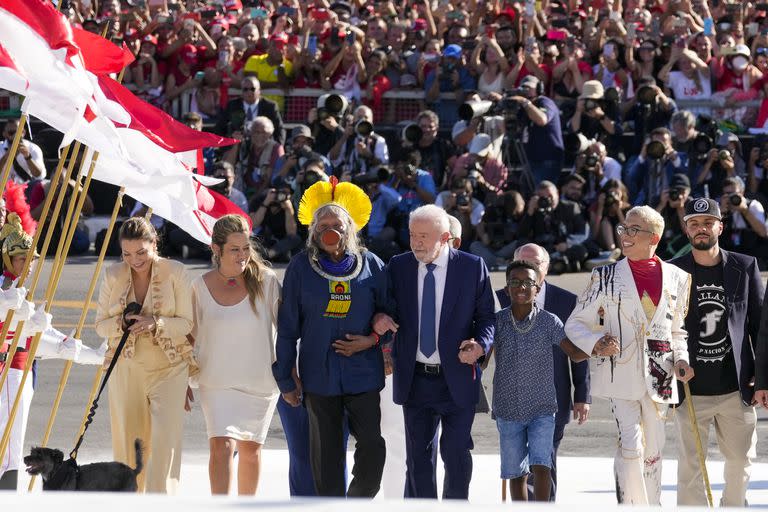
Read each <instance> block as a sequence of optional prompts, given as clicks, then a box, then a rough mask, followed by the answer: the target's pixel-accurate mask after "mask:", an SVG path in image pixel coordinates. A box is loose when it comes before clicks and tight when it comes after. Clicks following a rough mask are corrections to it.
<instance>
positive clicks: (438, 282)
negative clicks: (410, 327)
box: [416, 244, 449, 364]
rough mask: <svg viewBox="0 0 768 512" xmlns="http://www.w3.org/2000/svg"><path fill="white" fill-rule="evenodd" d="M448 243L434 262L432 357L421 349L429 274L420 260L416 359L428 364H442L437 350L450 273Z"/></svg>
mask: <svg viewBox="0 0 768 512" xmlns="http://www.w3.org/2000/svg"><path fill="white" fill-rule="evenodd" d="M448 252H449V248H448V244H445V245H444V246H443V248H442V249H441V250H440V253H439V254H438V255H437V258H436V259H435V261H433V262H432V263H434V264H435V265H436V266H435V269H434V270H433V271H432V274H433V275H434V276H435V353H434V354H432V355H431V356H430V357H427V356H425V355H424V353H423V352H422V351H421V297H422V294H423V291H424V277H425V276H426V275H427V266H426V265H425V264H424V263H422V262H419V283H418V294H419V295H418V298H419V350H418V351H417V352H416V361H418V362H420V363H426V364H440V351H439V350H437V347H438V346H439V340H440V310H441V309H442V307H443V292H445V278H446V275H447V274H448Z"/></svg>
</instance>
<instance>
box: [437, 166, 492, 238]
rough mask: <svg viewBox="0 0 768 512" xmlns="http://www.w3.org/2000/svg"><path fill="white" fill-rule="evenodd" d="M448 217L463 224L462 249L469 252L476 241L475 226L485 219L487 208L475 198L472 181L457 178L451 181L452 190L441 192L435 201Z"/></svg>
mask: <svg viewBox="0 0 768 512" xmlns="http://www.w3.org/2000/svg"><path fill="white" fill-rule="evenodd" d="M435 205H436V206H439V207H440V208H442V209H443V210H445V211H446V212H448V215H453V216H454V217H456V219H458V221H459V222H460V223H461V232H462V241H461V245H462V246H461V247H460V249H461V250H462V251H468V250H469V246H470V245H471V244H472V242H474V241H475V226H477V225H478V224H479V223H480V221H481V220H482V219H483V215H484V214H485V206H484V205H483V203H482V202H480V201H478V200H477V199H475V197H474V187H473V183H472V181H471V180H470V179H468V178H464V177H455V178H453V179H452V180H451V189H450V190H445V191H443V192H440V193H439V194H438V195H437V199H435Z"/></svg>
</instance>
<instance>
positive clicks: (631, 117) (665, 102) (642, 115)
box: [621, 77, 677, 153]
mask: <svg viewBox="0 0 768 512" xmlns="http://www.w3.org/2000/svg"><path fill="white" fill-rule="evenodd" d="M676 111H677V104H676V103H675V101H674V100H673V99H672V98H670V97H669V96H667V95H666V94H664V91H662V90H661V88H660V87H659V86H658V85H656V81H655V80H654V79H653V78H652V77H644V78H642V79H640V80H639V82H638V83H637V90H636V91H635V94H634V95H633V96H632V97H631V98H629V99H628V100H627V101H625V102H624V103H623V104H622V105H621V112H622V117H623V119H624V121H632V122H633V123H634V132H635V137H634V144H633V146H632V152H633V153H638V152H639V151H640V150H641V148H642V146H643V143H644V142H645V136H646V134H648V133H650V132H651V131H653V130H654V129H656V128H662V127H667V126H669V123H670V121H671V120H672V115H673V114H674V113H675V112H676Z"/></svg>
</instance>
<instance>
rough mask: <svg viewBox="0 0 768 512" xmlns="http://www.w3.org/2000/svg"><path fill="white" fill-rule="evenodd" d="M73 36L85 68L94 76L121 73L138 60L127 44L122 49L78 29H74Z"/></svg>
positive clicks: (98, 36) (91, 33) (96, 35)
mask: <svg viewBox="0 0 768 512" xmlns="http://www.w3.org/2000/svg"><path fill="white" fill-rule="evenodd" d="M72 35H73V40H74V42H75V43H76V44H77V47H78V48H79V50H80V55H81V56H82V59H83V62H84V64H85V68H86V69H87V70H88V71H90V72H91V73H93V74H94V75H108V74H110V73H119V72H120V71H122V70H123V69H124V68H126V67H127V66H128V65H129V64H131V62H133V61H134V60H136V57H135V56H134V55H133V52H131V50H130V49H129V48H128V46H127V45H126V44H125V43H123V46H122V48H121V47H119V46H117V45H115V44H114V43H113V42H112V41H110V40H108V39H105V38H103V37H101V36H100V35H98V34H94V33H93V32H88V31H87V30H83V29H81V28H77V27H72Z"/></svg>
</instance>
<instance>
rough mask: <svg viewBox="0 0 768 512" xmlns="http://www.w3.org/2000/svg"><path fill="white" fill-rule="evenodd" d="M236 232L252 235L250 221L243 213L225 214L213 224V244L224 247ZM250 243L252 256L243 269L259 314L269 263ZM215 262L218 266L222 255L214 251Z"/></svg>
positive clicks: (252, 303)
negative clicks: (257, 299)
mask: <svg viewBox="0 0 768 512" xmlns="http://www.w3.org/2000/svg"><path fill="white" fill-rule="evenodd" d="M235 233H245V234H246V235H248V236H250V234H251V229H250V227H249V226H248V222H247V221H246V220H245V217H243V216H242V215H224V216H223V217H220V218H219V220H217V221H216V224H214V225H213V233H211V245H218V246H219V247H220V248H222V250H223V248H224V245H225V244H226V243H227V239H228V238H229V235H232V234H235ZM249 245H250V256H249V257H248V263H246V265H245V270H244V271H243V279H244V280H245V289H246V290H248V300H249V301H250V303H251V309H252V310H253V312H254V313H256V314H258V310H257V309H256V298H257V297H258V298H259V299H261V298H263V297H264V287H263V284H264V276H265V275H266V270H267V268H268V265H267V264H266V262H265V261H264V260H263V259H262V257H261V255H259V253H258V252H257V251H256V249H254V248H253V244H249ZM212 259H213V264H214V265H216V266H217V267H218V266H219V265H220V264H221V262H220V256H219V255H217V254H216V251H213V257H212Z"/></svg>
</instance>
